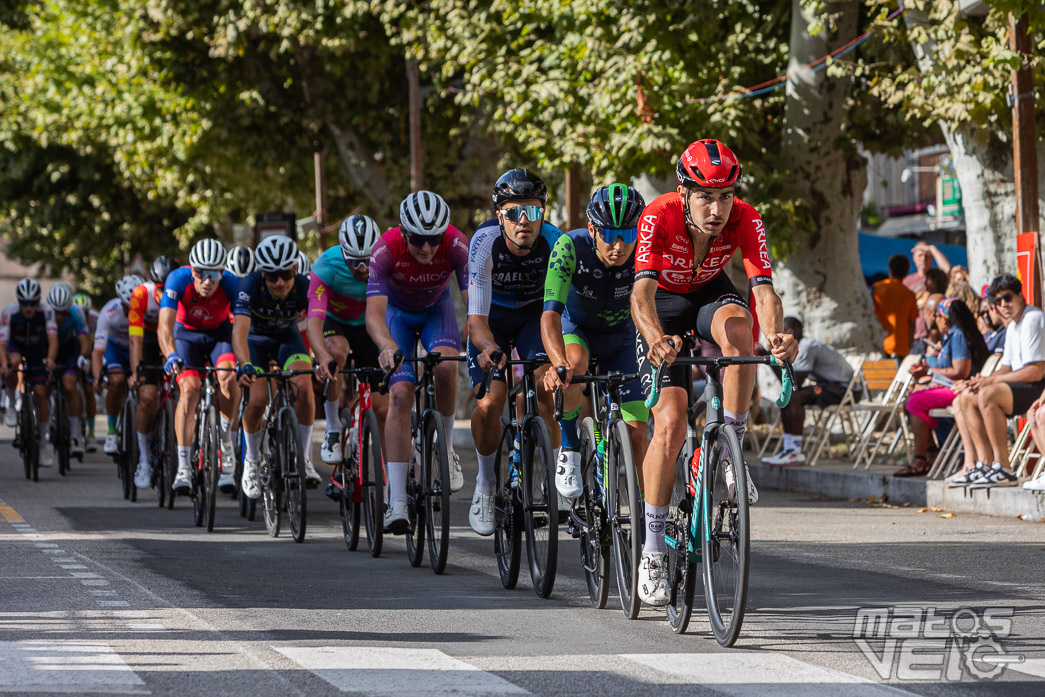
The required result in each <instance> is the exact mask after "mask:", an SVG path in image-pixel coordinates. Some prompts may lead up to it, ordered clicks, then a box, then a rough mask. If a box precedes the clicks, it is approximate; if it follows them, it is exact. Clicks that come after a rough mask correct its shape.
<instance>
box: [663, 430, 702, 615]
mask: <svg viewBox="0 0 1045 697" xmlns="http://www.w3.org/2000/svg"><path fill="white" fill-rule="evenodd" d="M690 464H691V463H690V459H689V457H687V454H686V451H685V450H683V453H682V454H680V455H679V457H678V458H677V459H676V460H675V485H674V486H673V487H672V489H671V503H670V507H669V508H668V519H667V521H666V522H665V524H664V542H665V544H666V545H667V547H668V584H669V585H670V591H671V594H670V596H669V600H668V606H667V613H668V625H670V626H671V629H672V631H674V632H675V633H676V634H683V633H685V631H686V629H687V628H688V627H689V620H690V618H691V617H692V616H693V596H694V592H695V590H696V587H697V552H696V545H697V544H698V543H697V541H696V540H694V539H693V536H692V535H691V533H690V530H691V525H692V522H693V496H692V495H691V493H690V490H689V489H690Z"/></svg>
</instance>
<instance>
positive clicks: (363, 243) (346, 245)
mask: <svg viewBox="0 0 1045 697" xmlns="http://www.w3.org/2000/svg"><path fill="white" fill-rule="evenodd" d="M379 237H381V230H380V229H379V228H378V227H377V223H375V222H374V219H373V218H371V217H370V216H369V215H350V216H349V217H347V218H345V219H344V221H342V223H341V229H340V230H338V232H337V243H338V244H339V245H340V246H341V256H342V257H343V258H344V260H345V261H348V260H350V259H366V258H367V257H369V256H370V251H371V250H372V249H373V248H374V244H375V243H376V242H377V239H378V238H379Z"/></svg>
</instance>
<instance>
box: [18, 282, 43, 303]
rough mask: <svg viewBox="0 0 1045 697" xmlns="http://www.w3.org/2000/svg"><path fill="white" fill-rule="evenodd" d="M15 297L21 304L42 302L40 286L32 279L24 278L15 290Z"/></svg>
mask: <svg viewBox="0 0 1045 697" xmlns="http://www.w3.org/2000/svg"><path fill="white" fill-rule="evenodd" d="M15 297H17V298H18V302H20V303H35V302H38V301H39V300H40V284H39V283H37V282H36V281H34V280H33V279H31V278H23V279H22V280H21V281H19V282H18V287H16V288H15Z"/></svg>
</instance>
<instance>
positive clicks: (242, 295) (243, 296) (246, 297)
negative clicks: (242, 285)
mask: <svg viewBox="0 0 1045 697" xmlns="http://www.w3.org/2000/svg"><path fill="white" fill-rule="evenodd" d="M239 299H240V300H242V301H243V302H249V301H250V295H248V294H247V293H244V292H243V291H242V290H241V291H240V292H239Z"/></svg>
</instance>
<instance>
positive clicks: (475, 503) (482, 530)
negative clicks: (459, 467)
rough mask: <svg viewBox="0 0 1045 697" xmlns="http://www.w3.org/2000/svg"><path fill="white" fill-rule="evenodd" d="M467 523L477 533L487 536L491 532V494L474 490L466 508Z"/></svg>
mask: <svg viewBox="0 0 1045 697" xmlns="http://www.w3.org/2000/svg"><path fill="white" fill-rule="evenodd" d="M468 524H469V525H471V526H472V530H474V531H475V533H476V534H477V535H482V536H483V537H488V536H490V535H492V534H493V494H484V493H482V492H481V491H476V492H475V493H474V494H473V495H472V505H471V507H470V508H469V509H468Z"/></svg>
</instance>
